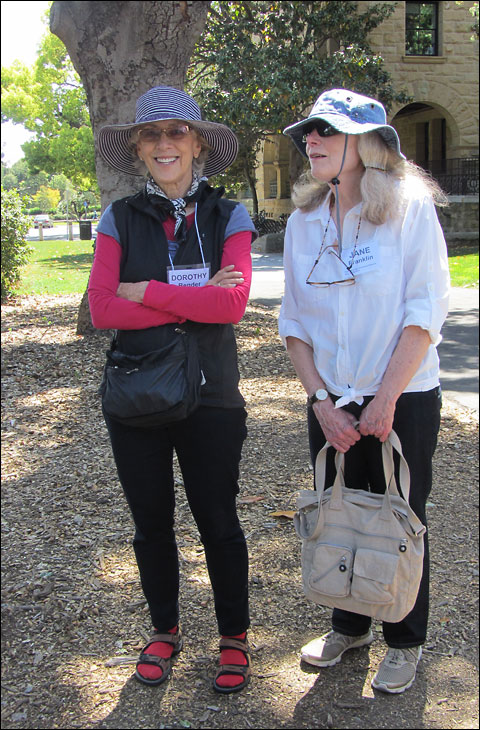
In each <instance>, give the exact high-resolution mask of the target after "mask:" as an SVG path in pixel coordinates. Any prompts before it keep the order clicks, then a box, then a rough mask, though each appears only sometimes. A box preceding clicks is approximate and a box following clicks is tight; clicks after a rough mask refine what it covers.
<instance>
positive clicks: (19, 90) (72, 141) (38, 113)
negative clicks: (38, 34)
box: [2, 31, 96, 189]
mask: <svg viewBox="0 0 480 730" xmlns="http://www.w3.org/2000/svg"><path fill="white" fill-rule="evenodd" d="M2 120H3V121H6V120H11V121H12V122H14V123H17V124H23V126H24V127H25V128H26V129H28V130H29V131H31V132H33V133H34V134H35V135H36V136H35V139H33V140H32V141H30V142H26V143H25V144H24V145H23V146H22V149H23V151H24V152H25V158H26V160H27V162H28V166H29V168H30V171H31V172H33V173H35V172H39V171H43V172H45V173H50V174H59V173H63V174H64V175H66V176H67V177H68V178H69V179H70V180H72V182H73V183H74V184H75V185H76V186H78V187H81V188H83V189H88V188H91V189H96V176H95V152H94V143H93V133H92V128H91V124H90V118H89V114H88V108H87V98H86V93H85V90H84V88H83V86H82V84H81V81H80V78H79V76H78V74H77V73H76V71H75V70H74V68H73V65H72V63H71V61H70V58H69V56H68V54H67V50H66V48H65V46H64V45H63V43H62V42H61V40H60V39H59V38H57V36H55V35H53V34H52V33H50V32H49V31H48V32H46V34H45V36H44V38H43V40H42V44H41V48H40V53H39V56H38V58H37V60H36V62H35V64H34V65H33V66H32V67H27V66H25V65H23V64H21V63H19V62H18V61H16V62H14V63H13V64H12V66H10V67H9V68H2Z"/></svg>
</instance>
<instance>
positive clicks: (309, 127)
mask: <svg viewBox="0 0 480 730" xmlns="http://www.w3.org/2000/svg"><path fill="white" fill-rule="evenodd" d="M314 130H315V131H316V132H317V134H318V135H319V136H320V137H333V136H334V135H335V134H340V132H339V131H338V129H335V128H334V127H331V126H330V125H329V124H325V122H310V124H306V125H305V126H304V128H303V141H304V142H306V141H307V137H308V135H309V134H311V133H312V132H313V131H314Z"/></svg>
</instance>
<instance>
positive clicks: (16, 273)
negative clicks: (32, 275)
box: [1, 186, 31, 302]
mask: <svg viewBox="0 0 480 730" xmlns="http://www.w3.org/2000/svg"><path fill="white" fill-rule="evenodd" d="M29 228H30V218H28V217H27V215H26V214H25V210H24V207H23V203H22V200H21V198H20V196H19V195H18V193H17V192H16V191H15V190H4V189H3V186H2V277H1V300H2V302H3V301H5V299H7V298H8V297H9V296H10V295H11V294H13V292H14V290H15V288H16V286H17V285H18V282H19V280H20V268H21V267H22V266H23V265H24V264H26V263H27V261H28V258H29V254H30V252H31V247H30V246H29V244H28V242H27V240H26V235H27V233H28V229H29Z"/></svg>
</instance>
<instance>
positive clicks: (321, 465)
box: [310, 431, 410, 538]
mask: <svg viewBox="0 0 480 730" xmlns="http://www.w3.org/2000/svg"><path fill="white" fill-rule="evenodd" d="M330 446H331V444H330V443H329V442H328V441H326V442H325V445H324V446H323V448H322V449H320V451H319V452H318V454H317V458H316V460H315V490H316V492H317V499H318V519H317V523H316V525H315V528H314V530H313V532H312V534H311V535H310V537H311V538H316V537H318V535H319V534H320V532H321V531H322V529H323V525H324V522H325V518H324V514H323V508H322V497H323V493H324V491H325V479H326V470H327V451H328V449H329V448H330ZM393 449H395V451H397V452H398V454H399V455H400V488H401V490H402V495H403V497H404V499H405V501H406V502H407V503H408V497H409V495H410V470H409V468H408V464H407V462H406V461H405V457H404V456H403V451H402V445H401V443H400V439H399V438H398V436H397V434H396V433H395V431H391V432H390V434H389V437H388V440H387V441H385V442H384V443H383V444H382V461H383V469H384V474H385V481H386V485H387V489H386V490H385V497H384V500H383V505H382V511H381V515H380V517H381V519H385V520H388V519H389V518H390V515H391V513H392V504H391V500H390V496H391V495H394V496H397V497H399V496H400V494H399V491H398V487H397V482H396V479H395V467H394V462H393ZM344 461H345V455H344V454H342V453H341V452H339V451H337V452H336V454H335V467H336V470H337V474H336V477H335V481H334V483H333V486H332V495H331V499H330V509H338V510H341V509H342V502H343V497H342V487H345V476H344V471H343V465H344Z"/></svg>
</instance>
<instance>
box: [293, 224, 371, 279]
mask: <svg viewBox="0 0 480 730" xmlns="http://www.w3.org/2000/svg"><path fill="white" fill-rule="evenodd" d="M331 217H332V216H331V214H330V215H329V217H328V221H327V225H326V226H325V230H324V232H323V239H322V243H321V246H320V251H319V252H318V256H317V258H316V260H315V263H314V264H313V266H312V268H311V270H310V273H309V274H308V276H307V279H306V282H305V283H306V284H308V285H309V286H318V287H323V288H325V287H328V286H332V285H333V284H336V285H338V286H351V285H352V284H355V275H354V273H353V271H352V267H353V262H354V259H355V253H356V249H357V243H358V235H359V233H360V225H361V223H362V216H361V215H360V216H359V217H358V226H357V233H356V236H355V243H354V245H353V249H352V253H351V256H350V259H349V261H348V263H346V262H345V261H344V260H343V259H342V258H341V256H339V255H338V253H337V252H336V251H335V244H330V245H329V246H325V239H326V237H327V233H328V228H329V226H330V220H331ZM324 254H327V255H332V256H335V257H336V258H337V259H338V261H340V263H341V264H342V267H343V268H342V269H341V275H343V278H341V279H336V280H334V281H312V280H311V278H310V277H311V276H312V274H313V272H314V271H315V268H316V266H317V264H318V262H319V261H320V259H321V258H322V256H323V255H324Z"/></svg>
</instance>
